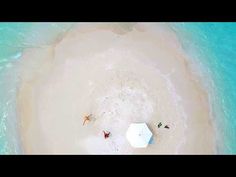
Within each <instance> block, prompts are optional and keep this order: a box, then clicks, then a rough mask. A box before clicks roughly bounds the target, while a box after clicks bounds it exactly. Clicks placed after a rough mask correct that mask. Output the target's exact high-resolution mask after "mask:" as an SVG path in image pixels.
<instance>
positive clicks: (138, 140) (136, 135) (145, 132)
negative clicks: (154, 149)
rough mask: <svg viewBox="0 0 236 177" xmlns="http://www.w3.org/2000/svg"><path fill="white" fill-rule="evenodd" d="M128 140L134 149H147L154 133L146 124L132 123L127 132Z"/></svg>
mask: <svg viewBox="0 0 236 177" xmlns="http://www.w3.org/2000/svg"><path fill="white" fill-rule="evenodd" d="M126 138H127V140H128V141H129V143H130V145H131V146H132V147H134V148H145V147H147V146H148V144H149V141H150V140H151V138H152V132H151V131H150V130H149V128H148V126H147V124H146V123H132V124H130V126H129V128H128V130H127V132H126Z"/></svg>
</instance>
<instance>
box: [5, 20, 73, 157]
mask: <svg viewBox="0 0 236 177" xmlns="http://www.w3.org/2000/svg"><path fill="white" fill-rule="evenodd" d="M71 26H72V24H71V23H0V154H14V153H20V152H21V149H20V144H19V141H18V140H19V137H18V134H17V126H16V122H17V116H16V102H15V100H16V92H17V82H18V73H17V69H15V66H16V65H17V62H18V59H19V58H20V56H21V52H22V51H23V50H24V49H27V48H31V47H40V46H45V45H48V44H50V43H51V42H52V41H54V40H55V39H56V38H57V36H59V35H60V34H63V33H64V32H66V31H67V30H68V29H70V27H71Z"/></svg>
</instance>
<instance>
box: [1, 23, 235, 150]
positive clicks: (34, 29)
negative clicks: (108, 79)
mask: <svg viewBox="0 0 236 177" xmlns="http://www.w3.org/2000/svg"><path fill="white" fill-rule="evenodd" d="M71 25H72V24H69V23H60V24H58V23H0V154H8V153H19V152H21V149H20V148H19V147H20V145H19V142H18V141H17V138H19V137H17V133H16V130H17V129H16V128H17V127H16V126H15V124H16V121H17V120H16V115H15V112H16V106H15V101H14V100H15V93H16V86H17V82H18V78H17V71H15V70H14V66H15V65H16V64H17V61H18V59H19V57H20V56H21V52H22V50H23V49H25V48H30V47H38V46H41V45H48V44H49V43H50V42H51V41H53V40H54V39H55V38H56V36H57V35H58V34H62V33H64V32H65V31H66V30H68V29H69V28H70V27H71ZM170 25H171V27H172V28H173V30H174V31H175V32H176V33H177V34H178V36H179V39H180V42H181V43H182V45H183V48H184V50H185V51H186V52H187V54H188V55H189V56H190V58H191V59H192V61H193V63H195V64H194V65H196V66H198V67H199V68H201V72H200V73H199V75H200V77H201V78H203V80H204V81H205V82H204V86H205V87H206V89H207V90H208V92H209V100H210V105H211V113H212V117H213V118H214V123H215V127H216V132H217V137H218V138H217V144H218V146H217V150H218V153H221V154H222V153H226V154H236V92H235V90H236V89H235V86H236V23H172V24H170ZM14 72H15V73H14ZM12 132H14V133H15V134H14V133H12Z"/></svg>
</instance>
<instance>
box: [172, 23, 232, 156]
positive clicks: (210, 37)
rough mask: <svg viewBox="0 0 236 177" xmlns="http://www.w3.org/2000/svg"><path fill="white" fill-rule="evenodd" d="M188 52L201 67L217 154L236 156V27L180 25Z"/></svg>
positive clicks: (180, 31)
mask: <svg viewBox="0 0 236 177" xmlns="http://www.w3.org/2000/svg"><path fill="white" fill-rule="evenodd" d="M172 28H173V29H174V30H175V32H176V33H177V34H178V35H179V39H180V41H181V43H182V46H183V48H184V50H185V51H186V52H187V53H188V55H189V56H190V58H191V59H192V60H194V63H195V64H196V65H198V66H200V67H201V71H202V72H201V77H202V78H203V80H204V81H205V82H204V86H205V87H206V89H207V90H208V93H209V100H210V105H211V114H212V117H213V119H214V120H213V121H214V123H215V131H216V134H217V152H218V153H220V154H236V23H224V22H221V23H176V24H172Z"/></svg>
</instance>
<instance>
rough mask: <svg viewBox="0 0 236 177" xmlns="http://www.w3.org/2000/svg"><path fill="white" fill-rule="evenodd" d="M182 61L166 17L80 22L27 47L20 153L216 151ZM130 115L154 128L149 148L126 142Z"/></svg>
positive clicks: (205, 111) (198, 91)
mask: <svg viewBox="0 0 236 177" xmlns="http://www.w3.org/2000/svg"><path fill="white" fill-rule="evenodd" d="M32 58H34V61H32ZM37 58H38V59H37ZM30 59H31V60H30ZM186 62H187V59H186V56H185V55H184V54H183V53H182V50H181V46H180V44H179V43H178V40H177V37H176V36H175V35H174V34H173V32H171V31H170V30H169V29H168V27H167V26H166V25H164V24H149V23H145V24H142V23H138V24H133V23H132V24H128V23H126V24H119V23H118V24H117V23H111V24H79V25H78V26H76V27H75V28H74V29H72V30H71V31H70V32H68V33H67V34H66V35H65V36H64V38H62V40H60V41H59V42H58V43H56V44H54V45H52V46H49V47H47V48H45V49H32V50H30V51H26V52H25V53H24V54H23V57H22V65H21V67H22V74H21V79H22V82H21V87H20V90H19V93H18V105H19V115H20V118H21V126H22V127H21V135H22V142H23V144H24V150H25V152H26V153H78V154H132V153H135V154H161V153H162V154H163V153H164V154H175V153H187V154H188V153H200V154H204V153H214V152H215V144H214V131H213V127H212V125H211V123H210V121H209V120H210V118H209V106H208V100H207V95H206V93H205V91H204V90H203V89H202V88H201V86H200V85H199V84H198V83H197V82H195V81H194V77H195V76H193V75H192V74H191V72H190V71H189V68H188V66H187V64H186ZM29 76H32V77H29ZM29 105H30V106H29ZM90 113H91V114H92V121H91V122H89V123H87V124H86V125H85V126H83V125H82V122H83V116H85V115H86V114H90ZM132 122H146V123H147V124H148V126H149V128H150V129H151V130H152V132H153V134H154V139H153V143H152V144H151V145H149V147H148V148H146V149H134V148H132V147H131V146H130V144H129V143H128V142H127V140H126V138H125V133H126V131H127V128H128V126H129V124H130V123H132ZM159 122H162V123H163V124H168V125H169V126H170V129H164V128H163V127H162V128H159V129H158V128H157V124H158V123H159ZM103 130H108V131H110V132H111V137H110V138H108V139H106V140H105V139H104V138H103V134H102V131H103Z"/></svg>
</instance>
